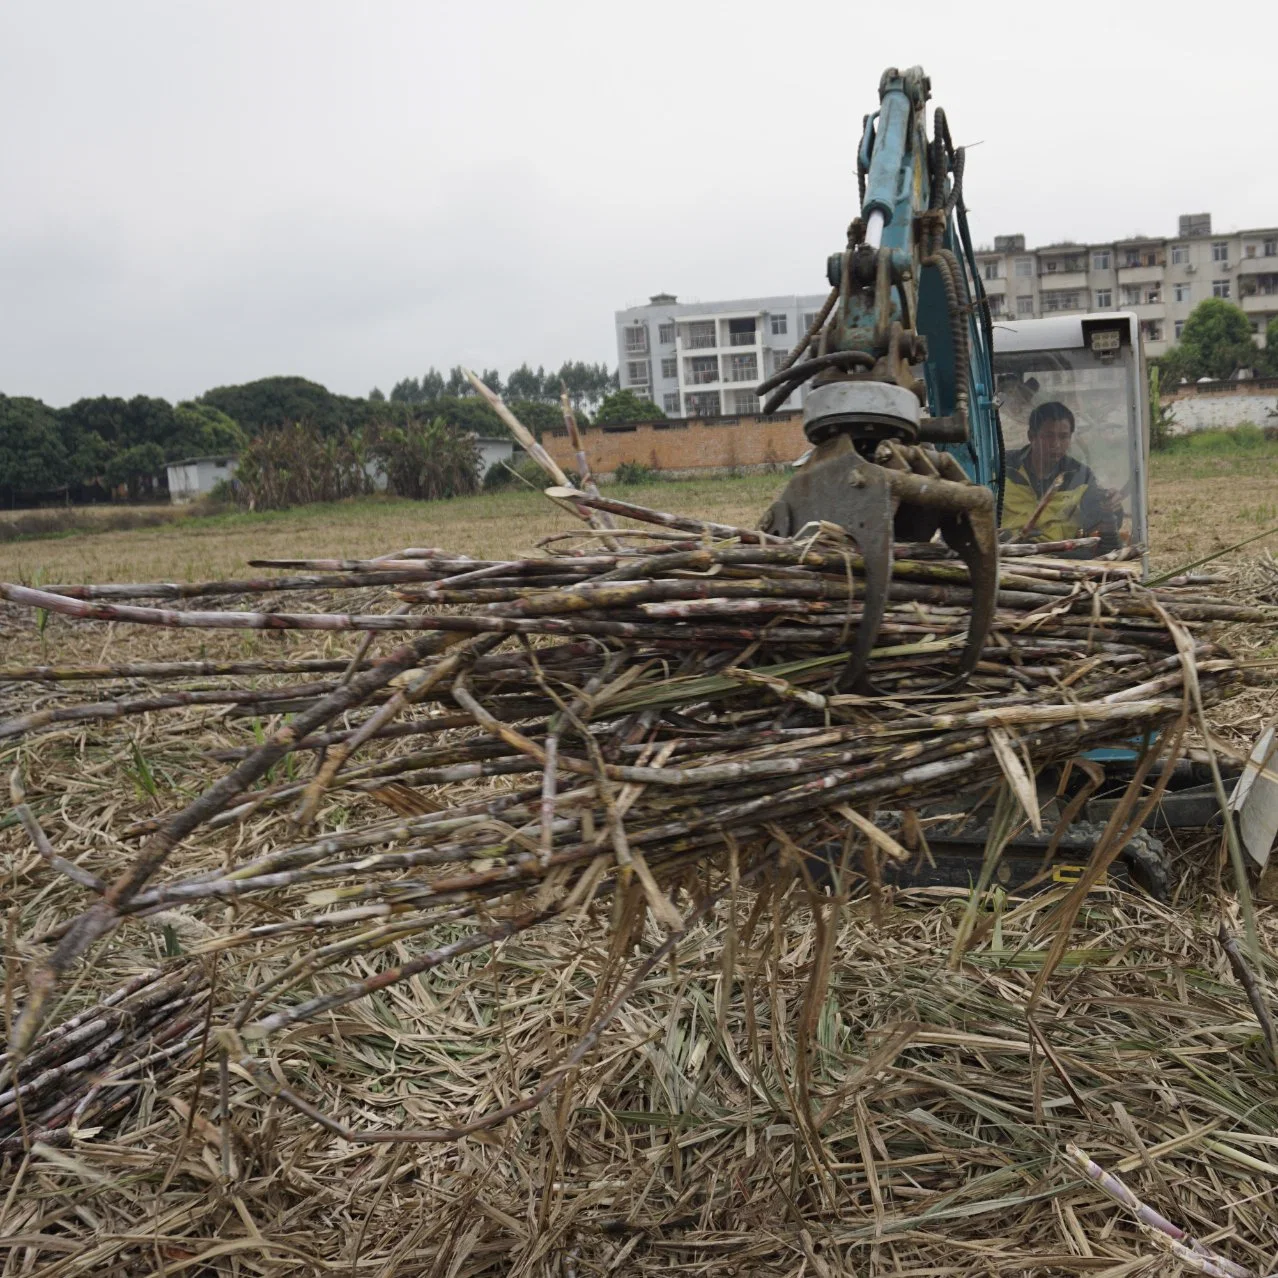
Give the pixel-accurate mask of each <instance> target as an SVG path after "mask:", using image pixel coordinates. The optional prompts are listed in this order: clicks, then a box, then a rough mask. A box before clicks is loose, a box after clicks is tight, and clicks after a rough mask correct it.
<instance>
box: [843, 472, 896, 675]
mask: <svg viewBox="0 0 1278 1278" xmlns="http://www.w3.org/2000/svg"><path fill="white" fill-rule="evenodd" d="M848 485H849V492H848V494H847V495H846V497H845V499H844V500H845V502H846V503H847V504H846V507H845V511H844V518H845V519H846V521H847V522H845V523H844V527H845V528H846V529H847V530H848V532H850V533H851V534H852V537H853V540H855V542H856V544H857V547H858V549H859V550H860V551H861V558H862V559H863V560H864V561H865V597H864V599H863V600H862V603H861V624H860V625H859V626H858V627H857V631H856V641H855V642H854V643H853V645H852V651H851V652H850V653H849V654H848V664H847V665H846V666H844V668H843V673H842V674H841V675H840V676H839V680H838V686H839V687H840V688H841V689H843V690H844V691H849V690H854V691H857V692H866V693H869V692H872V691H873V689H872V688H871V687H870V686H869V683H868V681H867V680H866V677H865V670H866V667H867V666H868V665H869V664H870V652H871V651H872V649H873V648H874V641H875V640H876V639H877V638H878V637H879V627H880V626H882V625H883V614H884V613H885V612H886V611H887V602H888V588H889V587H890V586H891V584H892V528H893V517H894V515H895V505H896V503H895V502H894V501H893V500H892V488H891V485H890V484H889V483H888V477H887V475H886V474H885V473H884V472H883V471H882V470H881V469H879V467H877V466H872V465H869V464H862V465H861V466H858V467H856V468H855V469H854V470H852V471H851V473H850V474H849V476H848Z"/></svg>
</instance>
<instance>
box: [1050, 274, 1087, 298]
mask: <svg viewBox="0 0 1278 1278" xmlns="http://www.w3.org/2000/svg"><path fill="white" fill-rule="evenodd" d="M1038 286H1039V288H1040V289H1051V291H1052V292H1053V293H1055V292H1057V291H1058V290H1061V289H1078V290H1080V291H1081V290H1082V289H1085V288H1086V287H1087V272H1086V271H1040V272H1039V276H1038Z"/></svg>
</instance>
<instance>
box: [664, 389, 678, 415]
mask: <svg viewBox="0 0 1278 1278" xmlns="http://www.w3.org/2000/svg"><path fill="white" fill-rule="evenodd" d="M661 407H662V408H663V409H665V411H666V416H667V417H678V416H679V392H678V391H671V392H670V394H669V395H666V396H664V397H663V398H662V401H661Z"/></svg>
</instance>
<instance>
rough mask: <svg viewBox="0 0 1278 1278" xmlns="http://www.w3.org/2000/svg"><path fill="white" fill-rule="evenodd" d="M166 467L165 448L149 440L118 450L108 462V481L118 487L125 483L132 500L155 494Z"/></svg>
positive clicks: (139, 499)
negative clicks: (161, 472) (161, 474)
mask: <svg viewBox="0 0 1278 1278" xmlns="http://www.w3.org/2000/svg"><path fill="white" fill-rule="evenodd" d="M163 468H164V449H163V448H161V447H160V445H159V444H157V443H154V442H152V441H148V442H146V443H142V444H134V445H133V446H132V447H130V448H125V449H123V450H122V451H120V452H117V453H116V454H115V455H114V456H113V457H112V458H111V459H110V461H108V462H107V464H106V475H105V478H106V481H107V483H108V484H109V485H110V486H111V487H112V488H116V487H118V486H119V485H120V484H124V485H125V486H126V487H127V488H128V490H129V500H130V501H141V500H143V499H144V498H147V497H153V496H155V492H156V489H157V487H158V486H159V477H160V471H161V470H162V469H163Z"/></svg>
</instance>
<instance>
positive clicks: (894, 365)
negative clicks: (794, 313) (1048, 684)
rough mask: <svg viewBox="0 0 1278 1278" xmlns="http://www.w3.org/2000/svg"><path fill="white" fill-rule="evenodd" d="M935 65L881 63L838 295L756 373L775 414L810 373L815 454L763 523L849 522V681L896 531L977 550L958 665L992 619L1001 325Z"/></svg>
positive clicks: (806, 419) (963, 670)
mask: <svg viewBox="0 0 1278 1278" xmlns="http://www.w3.org/2000/svg"><path fill="white" fill-rule="evenodd" d="M930 87H931V86H930V82H929V81H928V78H927V76H926V75H924V73H923V71H922V68H920V67H911V68H910V69H909V70H906V71H899V70H897V69H896V68H895V67H891V68H889V69H888V70H887V71H885V72H884V73H883V77H882V79H881V81H880V84H879V109H878V110H877V111H876V112H874V113H873V114H872V115H868V116H866V118H865V123H864V128H863V131H862V136H861V141H860V145H859V147H858V150H857V173H858V180H859V186H860V195H861V207H860V211H859V212H858V214H857V216H856V217H855V218H854V219H853V220H852V223H851V225H850V226H849V228H848V233H847V243H846V245H845V246H844V248H843V249H842V250H841V251H840V252H837V253H834V254H832V255H831V256H830V257H829V259H828V261H827V264H826V274H827V277H828V279H829V283H830V286H831V288H830V295H829V297H828V298H827V299H826V303H825V305H824V306H823V307H822V308H821V310H820V311H819V312H818V314H817V316H816V318H815V320H814V321H813V323H812V325H811V327H810V328H809V330H808V332H807V333H806V334H804V336H803V338H802V339H801V340H800V342H799V344H798V345H797V346H796V347H795V349H794V350H793V351H792V352H791V354H790V357H789V359H788V360H787V361H786V363H785V364H784V365H783V366H782V367H781V368H780V369H779V370H778V371H777V372H776V373H774V374H773V375H772V376H771V377H770V378H768V380H767V381H765V382H764V383H763V384H762V385H761V386H760V387H759V394H760V395H761V396H767V401H766V403H765V404H764V409H763V411H764V412H765V413H766V412H772V411H775V409H776V407H777V406H778V405H780V404H781V403H783V402H784V401H785V400H786V399H787V398H788V397H789V396H790V395H791V394H793V393H794V391H795V390H796V389H797V388H799V387H800V386H804V385H807V387H808V389H807V391H806V393H805V397H804V410H803V427H804V432H805V433H806V435H807V437H808V439H809V441H810V442H811V443H812V445H813V452H812V455H811V457H810V459H809V460H808V461H807V463H806V464H805V465H804V466H803V467H802V469H801V470H800V471H799V473H798V474H797V475H796V476H795V477H794V479H792V480H791V482H790V484H789V485H788V486H787V487H786V489H785V491H784V492H783V493H782V494H781V496H780V497H779V498H778V500H777V501H776V502H775V503H774V504H773V506H772V508H771V509H770V510H769V511H768V514H767V516H766V517H765V520H764V527H765V528H766V529H768V530H769V531H773V532H776V533H778V534H780V535H783V536H793V535H795V534H796V533H797V532H798V531H799V530H800V529H801V528H802V527H804V526H805V525H806V524H809V523H813V522H815V521H825V522H832V523H836V524H839V525H841V526H842V527H843V528H845V529H846V530H847V531H848V533H849V534H850V535H851V536H852V538H853V540H854V541H856V543H857V546H858V549H859V550H860V551H861V554H862V557H863V559H864V562H865V573H866V594H865V600H864V607H863V614H862V623H861V626H860V627H859V629H858V632H857V636H856V639H855V642H854V644H853V648H852V651H851V653H850V654H849V661H848V666H847V669H846V670H845V671H844V674H843V677H842V679H841V683H842V685H843V686H844V687H860V688H862V689H863V690H868V689H869V685H868V683H867V681H866V666H867V663H868V660H869V654H870V650H871V648H872V647H873V645H874V639H875V636H876V634H877V632H878V629H879V625H880V624H881V621H882V617H883V613H884V611H885V608H886V604H887V597H888V590H889V586H890V582H891V573H892V545H893V542H894V541H928V540H931V538H932V537H933V536H934V535H935V534H936V533H938V532H939V533H940V535H941V537H942V538H943V539H944V541H945V542H946V543H947V544H948V545H949V546H950V547H951V548H952V549H954V550H955V551H956V552H957V553H958V554H959V555H960V556H961V557H962V559H963V560H964V561H965V562H966V564H967V566H968V569H969V572H970V575H971V580H972V592H973V598H972V613H971V620H970V624H969V628H968V637H967V643H966V645H965V647H964V649H963V652H962V655H961V656H960V659H959V666H958V671H957V678H959V679H963V678H966V677H967V676H968V675H969V674H970V673H971V672H972V670H973V669H974V668H975V666H976V661H977V659H978V658H979V656H980V650H981V647H982V646H983V644H984V642H985V639H986V637H987V635H988V633H989V628H990V624H991V622H992V620H993V614H994V606H995V601H996V594H997V584H998V513H999V506H1000V504H1001V489H1002V482H1003V447H1002V435H1001V432H1000V429H999V421H998V408H997V405H996V403H995V400H994V373H993V366H992V349H993V339H992V330H991V325H990V319H989V311H988V307H987V305H986V302H985V297H984V292H983V290H982V287H981V283H980V279H979V276H978V274H977V271H976V264H975V258H974V257H973V254H972V244H971V236H970V234H969V232H968V226H967V214H966V210H965V208H964V204H963V167H964V153H963V151H962V149H961V148H956V147H955V146H954V145H953V143H952V141H951V139H950V133H949V128H948V124H947V122H946V119H945V114H944V112H943V111H941V110H939V109H937V110H935V111H934V112H933V118H932V131H931V133H930V134H929V132H928V127H927V126H928V121H927V102H928V98H929V97H930Z"/></svg>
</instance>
